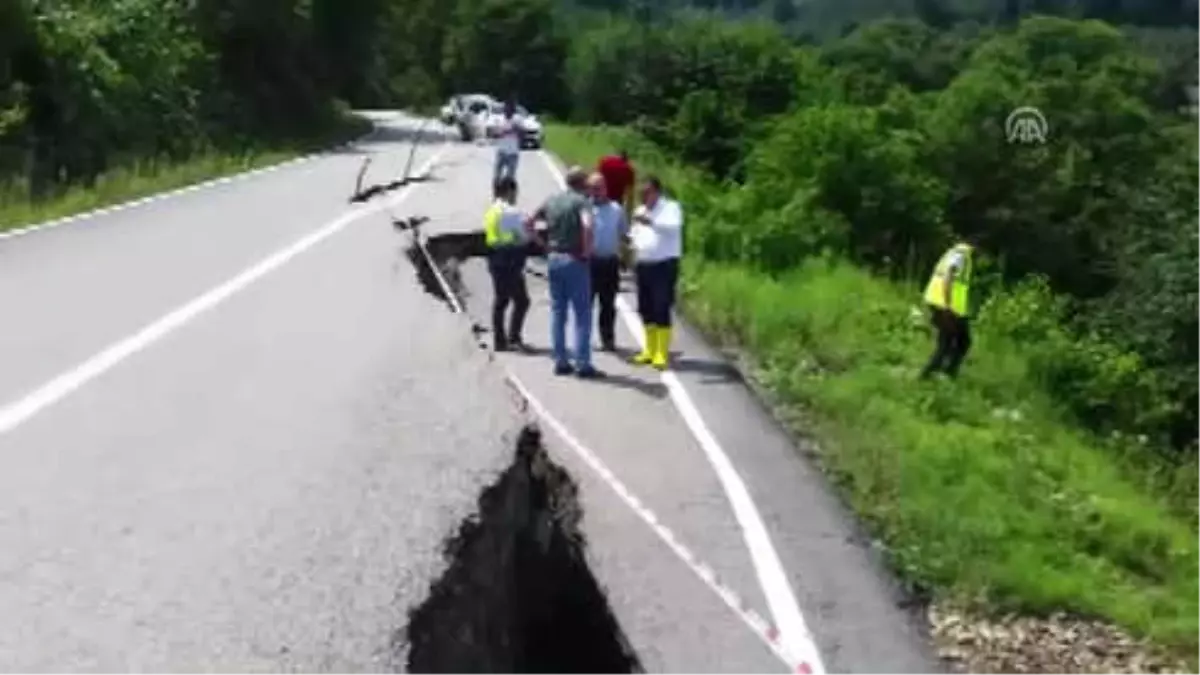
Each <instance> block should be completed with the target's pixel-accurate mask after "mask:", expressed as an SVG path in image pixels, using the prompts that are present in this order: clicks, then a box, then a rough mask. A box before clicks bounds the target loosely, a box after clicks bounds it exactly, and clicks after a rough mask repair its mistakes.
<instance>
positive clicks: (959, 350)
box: [921, 237, 975, 379]
mask: <svg viewBox="0 0 1200 675" xmlns="http://www.w3.org/2000/svg"><path fill="white" fill-rule="evenodd" d="M974 259H975V244H974V242H973V241H972V238H971V237H964V238H963V240H961V241H960V242H959V243H957V244H955V245H954V246H951V247H950V248H949V249H948V250H947V251H946V252H945V253H943V254H942V257H941V259H940V260H938V263H937V265H935V266H934V268H933V274H932V275H931V276H930V278H929V284H928V285H926V287H925V304H927V305H929V311H930V323H932V324H933V327H934V329H935V330H936V331H937V343H936V345H935V346H934V350H933V355H932V356H930V357H929V362H928V363H927V364H925V368H924V369H923V370H922V371H921V379H925V378H928V377H929V376H930V375H933V374H934V373H935V372H938V371H941V372H943V373H945V374H946V375H948V376H950V377H957V376H958V369H959V366H961V365H962V362H963V359H964V358H966V356H967V352H968V351H969V350H970V349H971V325H970V316H971V314H972V313H973V312H972V297H971V281H972V276H973V272H974V267H975V265H974V262H975V260H974Z"/></svg>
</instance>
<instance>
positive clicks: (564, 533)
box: [402, 425, 644, 673]
mask: <svg viewBox="0 0 1200 675" xmlns="http://www.w3.org/2000/svg"><path fill="white" fill-rule="evenodd" d="M581 516H582V512H581V506H580V503H579V498H578V488H577V486H576V484H575V483H574V481H573V480H572V479H571V477H570V476H569V475H568V474H567V472H566V471H565V470H564V469H562V468H561V467H559V466H557V465H556V464H554V463H553V462H552V461H551V460H550V458H549V456H548V454H547V453H546V450H545V448H544V447H543V446H542V443H541V437H540V432H539V431H538V430H537V428H536V427H534V426H532V425H530V426H526V427H525V428H524V429H523V430H522V431H521V433H520V437H519V440H518V442H517V448H516V453H515V457H514V460H513V463H512V465H511V466H510V467H509V468H508V469H507V470H506V471H505V472H504V473H503V474H502V475H501V476H500V478H499V479H498V480H497V481H496V482H495V483H494V484H492V485H491V486H489V487H487V488H486V489H484V491H483V492H482V494H481V495H480V497H479V505H478V513H477V514H476V515H475V516H474V517H472V518H469V519H467V520H466V521H464V522H463V523H462V524H461V525H460V526H459V529H458V532H457V533H456V534H455V535H454V536H452V537H451V538H450V540H449V541H448V542H447V543H446V549H445V554H446V557H447V559H448V561H449V567H448V568H447V570H446V571H445V573H444V574H443V575H442V576H441V578H439V579H438V580H437V581H435V582H434V584H433V586H432V588H431V591H430V594H429V597H428V599H427V600H426V601H425V602H424V603H422V604H421V605H420V606H418V607H416V608H415V609H413V610H412V612H411V613H410V615H409V622H408V626H407V630H406V633H405V635H404V637H403V640H402V641H403V643H405V644H407V647H408V656H407V664H406V665H407V670H408V671H409V672H418V673H432V672H458V673H479V672H510V673H552V672H553V673H634V672H644V671H643V669H642V666H641V664H640V662H639V660H638V658H637V655H636V654H635V653H634V651H633V649H632V647H630V645H629V642H628V640H627V639H626V637H625V635H624V633H623V631H622V630H621V627H620V626H619V625H618V623H617V620H616V618H615V617H614V616H613V613H612V610H611V609H610V607H609V605H608V601H607V599H606V598H605V594H604V592H603V590H602V589H601V587H600V585H599V584H598V583H597V581H596V579H595V577H594V576H593V575H592V572H591V570H590V569H589V568H588V565H587V562H586V557H585V554H584V548H585V542H584V538H583V535H582V532H581V530H580V518H581Z"/></svg>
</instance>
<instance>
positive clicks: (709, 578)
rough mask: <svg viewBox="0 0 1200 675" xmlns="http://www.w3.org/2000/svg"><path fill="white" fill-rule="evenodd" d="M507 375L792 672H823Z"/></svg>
mask: <svg viewBox="0 0 1200 675" xmlns="http://www.w3.org/2000/svg"><path fill="white" fill-rule="evenodd" d="M504 372H505V378H506V379H507V380H508V381H509V384H510V385H511V386H512V387H513V388H514V389H515V390H516V392H517V395H518V396H520V397H521V398H522V399H524V401H525V402H527V403H528V404H529V406H530V407H531V408H533V411H534V412H535V413H536V414H537V415H538V417H540V418H542V420H543V421H544V422H545V423H546V424H547V425H549V427H550V428H551V429H553V430H554V432H555V433H556V434H558V436H559V438H561V439H562V440H563V441H565V442H566V444H567V445H568V446H570V447H571V449H572V450H574V451H575V453H576V454H577V455H579V457H580V458H581V459H582V460H583V461H584V462H585V463H586V464H587V465H588V466H590V467H591V468H592V470H593V471H595V472H596V474H597V475H599V476H600V478H601V479H602V480H603V481H604V482H605V483H607V484H608V486H609V487H610V488H612V490H613V492H615V493H616V494H617V496H618V497H619V498H620V499H621V501H623V502H625V505H626V506H628V507H629V508H630V510H632V511H633V512H634V513H635V514H636V515H637V516H638V517H639V518H641V519H642V521H643V522H645V523H646V525H647V526H649V527H650V530H651V531H653V532H654V534H656V535H658V538H659V539H661V540H662V542H663V543H664V544H666V546H667V548H669V549H671V552H673V553H674V554H675V555H676V556H677V557H678V558H679V559H680V561H682V562H683V564H684V565H685V566H686V567H687V568H688V569H690V570H691V571H692V572H693V573H694V574H695V575H696V576H697V577H699V579H700V581H702V582H703V583H704V585H705V586H707V587H708V588H709V590H711V591H712V592H714V593H716V594H717V597H719V598H720V599H721V602H723V603H725V606H726V607H728V608H729V609H730V610H732V611H733V613H734V614H735V615H736V616H737V617H738V619H740V620H741V621H742V623H743V624H745V625H746V627H747V628H749V629H750V631H751V632H752V633H754V635H755V636H757V637H758V638H759V639H760V640H762V642H763V644H765V645H766V646H767V648H768V649H770V650H771V653H772V654H774V655H775V656H776V657H777V658H779V660H780V661H782V662H783V663H784V665H786V666H787V667H788V670H789V671H790V672H793V673H801V674H804V675H808V674H810V673H815V672H820V668H821V665H820V663H819V662H817V663H814V662H812V661H807V660H805V659H804V658H802V657H801V658H797V657H796V656H793V654H792V653H791V652H790V651H789V650H788V648H787V647H786V646H785V645H783V644H782V642H781V640H780V633H779V631H777V630H775V628H773V627H772V626H771V624H769V623H768V622H767V621H766V620H764V619H763V618H762V617H761V616H759V614H758V613H757V612H755V611H754V610H753V609H750V607H749V606H748V605H747V604H746V603H745V601H743V600H742V598H741V597H740V596H739V595H738V594H737V593H736V592H735V591H734V590H733V589H731V588H730V587H729V585H728V584H726V583H724V582H723V581H721V580H720V579H719V578H718V577H717V575H716V573H715V572H714V571H713V568H712V567H711V566H710V565H707V564H705V563H704V562H702V561H701V560H700V557H699V556H697V555H696V554H695V553H693V552H692V551H691V550H690V549H689V548H688V547H687V546H685V545H684V544H682V543H680V541H679V538H678V537H677V536H676V535H675V533H674V532H672V531H671V530H670V529H669V528H667V527H666V526H665V525H663V524H662V521H661V520H660V519H659V518H658V517H657V516H656V515H654V512H653V511H651V510H650V509H649V507H647V506H646V505H645V504H643V503H642V501H641V500H640V499H638V498H637V496H636V495H634V494H633V492H632V491H630V490H629V488H628V487H626V486H625V484H624V483H622V482H621V481H620V479H618V478H617V477H616V475H614V474H613V472H612V470H610V469H609V468H608V466H607V465H605V464H604V462H603V460H601V459H600V457H599V456H598V455H596V453H595V452H593V451H592V450H590V449H589V448H588V447H587V446H586V445H584V444H583V443H582V442H580V440H579V439H578V438H576V437H575V435H574V434H572V433H571V430H570V429H568V428H567V426H566V425H565V424H563V423H562V422H560V421H559V420H558V418H557V417H555V416H554V415H553V414H552V413H551V412H550V410H549V409H548V408H546V406H545V404H543V403H542V402H541V401H540V400H538V398H537V397H536V396H534V395H533V393H532V392H531V391H530V390H529V388H528V387H526V386H525V384H524V383H523V382H522V381H521V380H520V378H518V377H517V376H516V375H515V374H514V373H513V372H512V371H510V370H508V369H507V368H505V369H504Z"/></svg>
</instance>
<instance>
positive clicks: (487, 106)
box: [441, 94, 496, 141]
mask: <svg viewBox="0 0 1200 675" xmlns="http://www.w3.org/2000/svg"><path fill="white" fill-rule="evenodd" d="M495 105H496V99H494V98H492V97H491V96H488V95H487V94H459V95H458V96H453V97H451V98H450V101H449V102H447V103H446V105H444V106H442V115H441V116H442V121H443V122H445V123H446V124H448V125H451V126H455V127H458V130H459V133H460V134H462V139H463V140H464V141H475V140H479V139H482V138H483V137H484V136H485V135H486V133H487V122H488V119H489V118H490V115H491V110H492V109H493V108H494V107H495Z"/></svg>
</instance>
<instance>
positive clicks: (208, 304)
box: [0, 147, 449, 436]
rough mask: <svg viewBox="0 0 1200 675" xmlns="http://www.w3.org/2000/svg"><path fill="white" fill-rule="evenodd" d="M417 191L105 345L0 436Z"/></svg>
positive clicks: (47, 388) (12, 410)
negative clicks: (341, 232)
mask: <svg viewBox="0 0 1200 675" xmlns="http://www.w3.org/2000/svg"><path fill="white" fill-rule="evenodd" d="M448 149H449V148H447V147H442V148H441V149H440V150H439V151H438V152H436V153H435V154H434V156H433V157H431V158H430V159H429V161H428V162H426V163H425V164H424V166H422V167H421V168H419V169H417V175H421V174H424V173H426V172H427V171H429V170H430V169H431V168H432V167H433V165H434V163H435V162H437V160H438V159H439V158H441V156H442V155H443V154H445V153H446V152H447V150H448ZM419 186H420V183H417V184H415V185H412V186H410V187H407V188H406V189H405V190H404V192H402V193H400V194H399V195H397V196H396V197H393V198H392V199H390V200H387V201H383V202H378V203H376V204H373V205H371V206H366V207H363V208H357V209H354V210H351V211H349V212H348V213H345V214H343V215H342V216H340V217H338V218H337V219H336V220H334V221H333V222H331V223H329V224H327V225H325V226H323V227H321V228H319V229H317V230H315V231H313V232H310V233H309V234H307V235H305V236H304V237H301V238H300V239H299V240H297V241H296V242H294V243H292V244H291V245H289V246H287V247H286V248H283V249H281V250H279V251H277V252H275V253H273V254H271V255H270V256H268V257H266V258H264V259H263V260H261V261H259V262H257V263H255V264H253V265H251V266H250V267H249V268H247V269H246V270H244V271H243V272H241V273H240V274H238V275H237V276H235V277H233V278H232V279H230V280H228V281H226V282H225V283H223V284H221V285H220V286H217V287H216V288H213V289H211V290H209V291H207V292H205V293H204V294H202V295H200V296H199V297H197V298H195V299H193V300H191V301H189V302H188V303H187V304H185V305H183V306H181V307H179V308H178V309H175V310H174V311H172V312H170V313H168V314H166V315H165V316H163V317H161V318H159V319H157V320H156V321H154V322H152V323H150V324H148V325H147V326H145V327H144V328H142V329H141V330H139V331H138V332H136V333H134V334H133V335H130V336H129V337H126V338H124V339H122V340H120V341H118V342H116V343H114V344H112V345H110V346H109V347H107V348H106V349H104V350H103V351H101V352H100V353H98V354H96V355H95V356H92V357H91V358H89V359H87V360H86V361H84V362H83V363H80V364H79V365H77V366H75V367H74V368H72V369H70V370H68V371H66V372H64V373H62V374H61V375H59V376H58V377H55V378H54V379H52V380H50V381H49V382H47V383H46V384H44V385H42V386H41V387H39V388H37V389H35V390H34V391H32V392H30V393H29V394H27V395H25V396H24V397H22V398H21V399H19V400H17V401H15V402H13V403H10V404H8V405H6V406H4V407H3V408H0V436H3V435H4V434H7V433H9V432H11V431H12V430H14V429H16V428H17V427H18V426H20V425H21V424H22V423H24V422H26V421H27V420H29V418H31V417H33V416H34V415H36V414H38V413H39V412H41V411H43V410H45V409H46V408H48V407H50V406H52V405H54V404H55V403H57V402H58V401H61V400H62V399H63V398H65V397H66V396H67V395H69V394H70V393H71V392H73V391H75V390H77V389H79V388H80V387H82V386H84V385H85V384H87V383H88V382H91V381H92V380H94V379H95V378H97V377H99V376H100V375H103V374H104V373H105V372H107V371H108V370H109V369H111V368H112V367H113V366H116V365H117V364H119V363H121V362H122V361H124V360H125V359H127V358H129V357H130V356H133V355H134V354H136V353H138V352H140V351H141V350H143V349H145V348H147V347H149V346H150V345H152V344H154V343H155V342H157V341H159V340H161V339H162V338H164V337H166V336H167V335H169V334H171V333H172V332H173V331H175V330H176V329H178V328H180V327H182V326H184V325H186V324H187V323H188V322H189V321H192V320H193V319H195V318H196V317H198V316H200V315H201V314H203V313H204V312H206V311H208V310H210V309H212V308H213V307H216V306H217V305H219V304H220V303H222V302H224V301H225V300H228V299H229V298H230V297H232V296H233V295H234V294H236V293H238V292H239V291H242V290H245V289H246V288H247V287H249V286H250V285H251V284H253V283H254V282H256V281H258V280H259V279H261V278H263V277H264V276H266V275H267V274H269V273H271V272H273V271H275V270H276V269H279V268H280V267H282V266H283V265H285V264H286V263H288V262H289V261H291V260H292V259H294V258H295V257H296V256H298V255H300V254H301V253H304V252H305V251H307V250H309V249H310V248H312V247H314V246H316V245H317V244H319V243H321V242H322V241H324V240H325V239H328V238H329V237H331V236H333V235H335V234H337V233H338V232H340V231H341V230H343V229H345V227H346V226H347V225H349V224H350V223H352V222H354V221H356V220H358V219H360V218H364V217H366V216H369V215H372V214H374V213H377V212H379V211H382V210H385V209H387V208H389V207H394V206H397V205H399V204H400V203H401V202H403V201H404V200H405V199H406V198H407V197H408V196H409V195H411V194H412V193H413V190H414V189H415V188H416V187H419Z"/></svg>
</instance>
